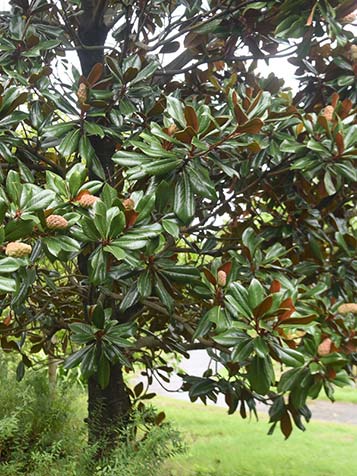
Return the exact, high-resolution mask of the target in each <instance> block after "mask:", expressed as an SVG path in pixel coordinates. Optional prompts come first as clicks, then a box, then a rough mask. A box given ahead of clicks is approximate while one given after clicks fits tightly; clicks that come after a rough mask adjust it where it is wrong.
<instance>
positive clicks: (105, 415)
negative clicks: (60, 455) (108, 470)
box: [87, 364, 131, 457]
mask: <svg viewBox="0 0 357 476" xmlns="http://www.w3.org/2000/svg"><path fill="white" fill-rule="evenodd" d="M130 410H131V402H130V398H129V394H128V389H127V387H126V385H125V383H124V380H123V373H122V368H121V365H120V364H115V365H113V366H112V367H111V372H110V381H109V385H108V386H107V387H106V388H104V389H102V388H101V387H100V385H99V384H98V381H97V379H96V377H95V376H93V377H91V378H90V379H89V382H88V420H87V421H88V442H89V444H90V445H94V444H97V445H99V447H98V451H97V457H101V456H103V455H104V454H106V453H107V452H108V451H110V450H111V449H113V448H114V447H115V446H116V445H117V444H118V442H119V441H120V440H121V439H122V438H123V431H125V429H126V427H127V425H128V423H129V420H130Z"/></svg>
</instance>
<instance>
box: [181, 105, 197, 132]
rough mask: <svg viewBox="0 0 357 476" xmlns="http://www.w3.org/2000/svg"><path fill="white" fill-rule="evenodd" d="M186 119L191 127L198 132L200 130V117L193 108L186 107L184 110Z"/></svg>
mask: <svg viewBox="0 0 357 476" xmlns="http://www.w3.org/2000/svg"><path fill="white" fill-rule="evenodd" d="M184 114H185V119H186V122H187V125H188V126H191V127H192V129H194V130H195V131H196V132H197V131H198V129H199V123H198V117H197V114H196V111H195V110H194V109H193V107H192V106H186V107H185V110H184Z"/></svg>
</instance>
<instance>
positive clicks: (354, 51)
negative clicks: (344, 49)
mask: <svg viewBox="0 0 357 476" xmlns="http://www.w3.org/2000/svg"><path fill="white" fill-rule="evenodd" d="M350 55H351V60H352V61H353V62H354V63H356V62H357V45H351V47H350Z"/></svg>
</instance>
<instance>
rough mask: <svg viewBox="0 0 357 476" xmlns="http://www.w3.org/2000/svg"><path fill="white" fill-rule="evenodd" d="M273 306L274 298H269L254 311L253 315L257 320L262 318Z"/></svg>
mask: <svg viewBox="0 0 357 476" xmlns="http://www.w3.org/2000/svg"><path fill="white" fill-rule="evenodd" d="M272 304H273V298H272V296H267V297H266V298H265V299H264V301H262V302H261V303H260V304H259V305H258V306H257V307H256V308H255V309H254V311H253V315H254V317H256V318H259V317H262V316H263V315H264V314H265V313H266V312H268V311H269V309H270V308H271V306H272Z"/></svg>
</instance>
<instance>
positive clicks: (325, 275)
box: [0, 0, 357, 437]
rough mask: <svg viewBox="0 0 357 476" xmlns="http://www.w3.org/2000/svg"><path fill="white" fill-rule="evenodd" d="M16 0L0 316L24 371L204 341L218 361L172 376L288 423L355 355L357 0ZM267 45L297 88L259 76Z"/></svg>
mask: <svg viewBox="0 0 357 476" xmlns="http://www.w3.org/2000/svg"><path fill="white" fill-rule="evenodd" d="M10 3H11V6H12V8H11V12H10V13H7V14H5V13H4V14H3V15H2V17H1V20H0V31H1V37H0V50H1V56H0V73H1V77H0V93H1V96H0V166H1V168H0V178H1V184H0V222H1V228H0V239H1V242H2V245H3V248H2V252H1V258H0V293H1V298H2V300H1V308H0V312H1V315H2V320H1V323H0V335H1V336H2V338H1V346H2V348H3V350H4V351H16V352H18V354H19V356H20V359H21V360H20V364H19V366H18V377H19V378H21V377H22V375H23V372H24V370H25V367H29V366H31V364H32V361H33V360H34V359H36V354H37V353H38V352H40V351H44V352H45V353H48V354H50V355H55V356H56V357H59V358H66V360H65V366H66V367H67V368H71V367H74V366H77V365H80V366H81V371H82V373H83V375H84V376H85V377H89V378H95V379H96V380H97V382H98V383H99V385H100V387H101V388H102V389H105V388H106V387H107V386H108V384H109V382H110V375H111V371H112V366H113V365H114V364H117V363H120V365H122V366H123V367H124V368H125V369H126V370H127V371H128V372H130V369H132V367H133V364H137V363H140V364H141V365H142V366H143V367H144V369H145V370H144V372H143V374H144V375H146V377H147V378H148V381H149V383H150V382H152V379H153V378H158V379H163V380H164V381H167V378H168V377H167V375H169V374H170V373H171V371H172V368H171V367H170V365H169V360H168V359H169V358H170V356H171V355H172V353H175V354H181V355H184V356H187V352H188V351H189V350H192V349H201V348H203V349H207V352H208V353H209V355H210V357H211V358H212V359H213V361H215V362H217V363H219V364H221V365H222V366H224V367H225V368H226V369H227V373H226V374H224V376H222V374H220V373H215V371H214V370H212V369H208V370H207V371H206V372H205V374H204V375H203V376H201V377H198V376H190V375H185V376H184V385H183V390H185V391H188V392H189V395H190V398H191V399H192V400H196V399H197V398H200V399H202V400H203V401H207V399H210V400H213V401H216V399H217V395H218V394H219V393H221V394H224V395H225V399H226V402H227V405H228V407H229V412H234V411H236V410H239V411H240V414H241V415H242V417H243V418H244V417H245V416H246V414H247V411H253V412H255V405H256V402H257V401H263V402H266V403H267V404H269V405H270V420H271V423H272V429H274V427H275V426H276V424H277V423H280V427H281V429H282V431H283V433H284V435H285V436H286V437H288V436H289V434H290V433H291V430H292V424H293V423H295V425H296V426H297V427H299V428H300V429H303V428H304V426H303V423H302V418H304V419H306V420H309V418H310V411H309V409H308V407H307V406H306V400H307V398H308V397H312V398H315V397H317V396H318V394H319V392H320V391H321V389H322V388H323V389H324V390H325V392H326V393H327V394H328V395H329V396H330V397H331V398H332V397H333V385H341V386H343V385H346V384H349V382H350V381H351V375H352V365H353V364H356V362H357V359H356V357H357V354H356V343H357V335H356V327H357V326H356V305H355V304H353V303H354V301H355V286H356V282H355V273H356V255H355V250H356V209H355V208H354V207H355V205H354V201H353V199H354V192H353V189H354V185H355V181H356V170H355V168H354V161H355V159H356V150H357V149H356V143H357V126H356V119H355V113H356V109H355V103H356V97H357V89H356V82H355V76H356V72H357V52H356V50H357V44H356V43H355V41H356V40H355V39H354V37H353V34H352V33H351V31H350V30H349V28H347V27H346V25H348V24H349V22H351V21H353V18H351V14H352V12H353V10H354V2H353V1H342V2H339V1H332V0H331V1H327V0H324V1H320V2H311V1H306V0H294V1H291V0H280V1H274V2H271V1H262V2H252V1H225V0H208V1H201V0H195V1H185V0H172V1H159V0H122V1H119V0H116V1H114V0H112V1H110V0H108V1H97V2H92V1H91V0H83V1H79V0H69V1H67V2H63V1H55V0H33V1H31V2H30V1H27V0H12V1H11V2H10ZM109 32H110V34H111V38H112V40H111V42H112V44H113V45H114V46H109V47H107V48H106V49H105V55H104V48H103V45H104V44H105V41H106V37H107V35H108V33H109ZM68 51H77V52H78V54H79V58H80V61H81V66H82V73H81V72H80V71H79V70H78V69H77V68H76V66H74V65H73V64H71V61H70V60H69V56H68V55H67V53H68ZM173 55H174V56H173ZM279 56H287V57H289V61H290V62H291V63H292V64H293V65H295V66H296V68H297V69H296V74H297V77H298V80H299V82H300V87H299V91H298V92H297V93H296V94H294V93H293V92H292V91H291V90H289V89H288V88H286V87H284V83H283V81H282V80H281V79H278V78H277V77H276V76H275V75H273V74H270V75H269V76H268V77H267V78H263V77H261V75H259V72H258V70H257V66H258V63H259V61H263V60H264V61H267V62H268V61H269V59H270V58H275V57H279ZM14 243H15V244H14ZM54 336H56V339H54ZM276 363H278V365H279V366H280V367H279V368H280V370H278V366H277V365H276ZM129 392H130V397H131V400H132V401H133V402H136V403H137V402H139V401H141V400H142V399H145V392H144V386H143V385H142V384H139V385H138V386H136V387H135V389H134V390H133V391H129ZM140 405H141V407H143V403H142V402H141V403H140V404H139V406H140ZM161 418H162V417H160V418H159V422H160V419H161Z"/></svg>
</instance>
